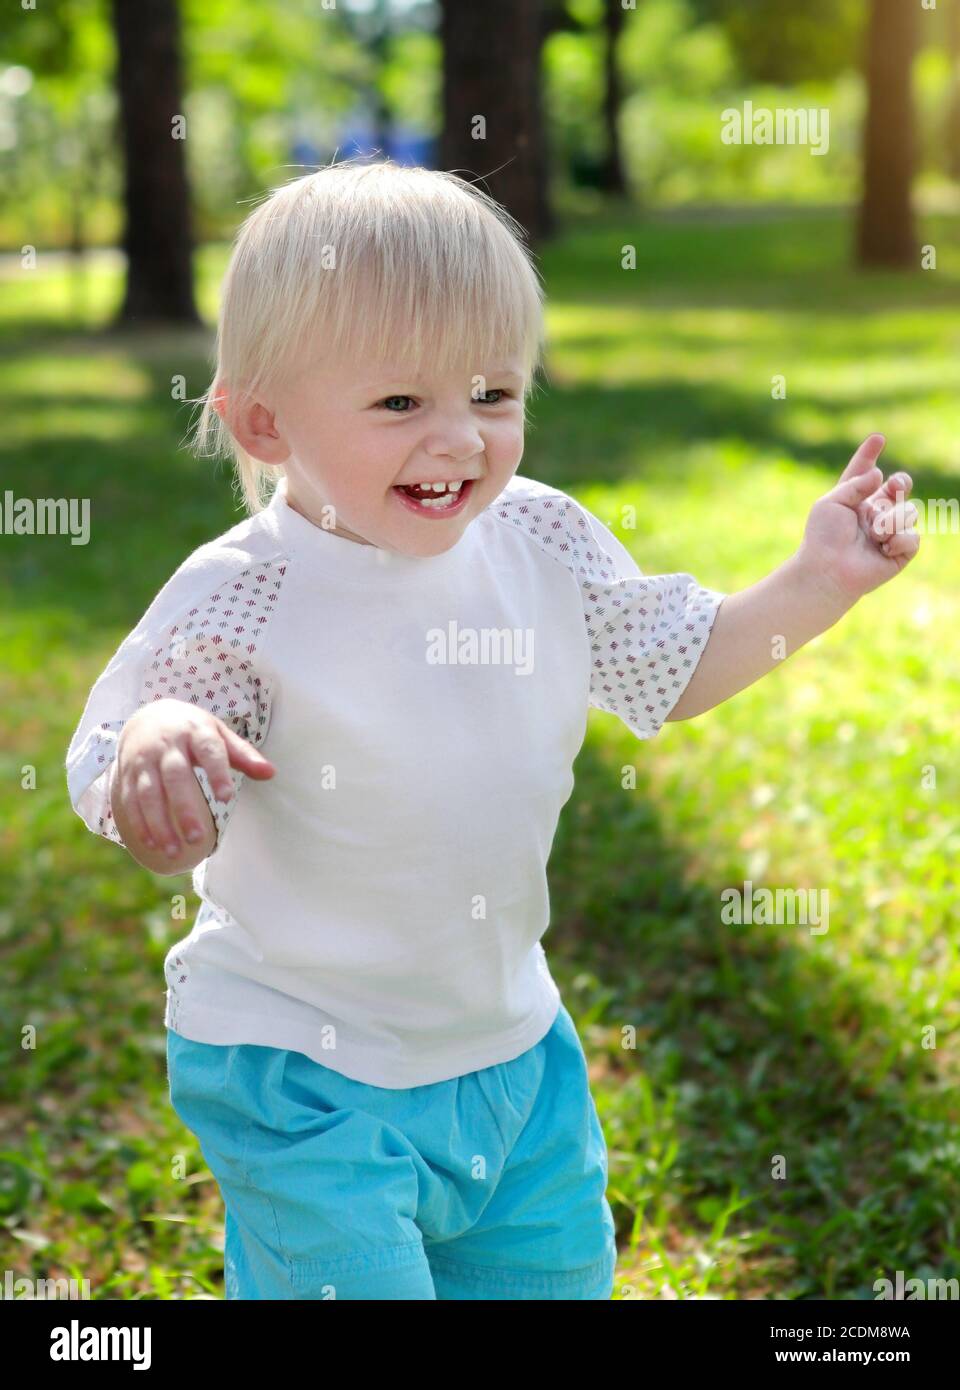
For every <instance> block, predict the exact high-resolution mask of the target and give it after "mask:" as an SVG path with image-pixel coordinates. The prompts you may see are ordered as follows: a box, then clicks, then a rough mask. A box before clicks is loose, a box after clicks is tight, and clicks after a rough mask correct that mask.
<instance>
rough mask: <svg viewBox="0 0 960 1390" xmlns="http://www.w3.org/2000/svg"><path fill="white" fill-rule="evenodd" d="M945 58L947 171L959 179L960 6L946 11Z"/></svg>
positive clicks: (953, 5) (955, 4) (954, 4)
mask: <svg viewBox="0 0 960 1390" xmlns="http://www.w3.org/2000/svg"><path fill="white" fill-rule="evenodd" d="M946 19H947V56H948V58H949V59H950V105H949V108H948V110H947V120H946V142H945V143H946V148H947V171H948V173H949V175H950V177H951V178H952V179H960V5H958V4H957V0H954V3H953V4H952V5H951V6H950V7H949V8H948V10H947V16H946Z"/></svg>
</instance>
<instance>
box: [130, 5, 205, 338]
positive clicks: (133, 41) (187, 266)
mask: <svg viewBox="0 0 960 1390" xmlns="http://www.w3.org/2000/svg"><path fill="white" fill-rule="evenodd" d="M113 19H114V29H115V32H116V40H117V90H118V92H119V96H120V126H121V136H122V144H123V162H124V201H125V224H124V232H123V249H124V251H125V252H126V255H127V282H126V289H125V293H124V298H123V303H122V305H121V308H120V312H119V314H118V316H117V320H116V325H115V326H117V327H121V326H124V325H130V324H133V323H136V324H137V326H138V327H142V326H143V325H144V324H145V323H150V322H159V323H178V324H199V323H200V322H201V319H200V316H199V314H198V313H197V308H196V304H195V302H194V297H193V267H192V250H193V239H192V235H191V230H190V190H189V187H188V182H187V167H186V160H185V158H184V146H185V138H184V137H185V134H186V131H185V129H184V130H183V131H180V130H179V129H177V128H176V123H177V122H178V121H179V120H180V119H182V118H183V109H184V108H183V79H182V64H181V57H180V15H179V11H178V7H177V0H113Z"/></svg>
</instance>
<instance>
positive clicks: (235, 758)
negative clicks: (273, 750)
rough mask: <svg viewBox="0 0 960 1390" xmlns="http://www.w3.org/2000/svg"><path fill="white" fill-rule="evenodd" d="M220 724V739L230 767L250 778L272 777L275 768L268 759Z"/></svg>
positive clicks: (250, 744)
mask: <svg viewBox="0 0 960 1390" xmlns="http://www.w3.org/2000/svg"><path fill="white" fill-rule="evenodd" d="M218 722H219V724H220V737H221V738H222V739H223V741H224V744H225V745H226V749H227V758H228V760H229V762H230V766H231V767H235V768H236V769H237V771H238V772H245V773H247V774H248V775H249V776H250V777H263V778H266V777H272V776H273V774H274V773H275V772H276V768H275V767H274V765H273V763H272V762H270V760H269V758H265V757H264V756H263V754H262V753H258V752H257V750H256V749H255V748H254V746H253V744H252V743H248V742H247V740H246V739H245V738H241V737H240V735H239V734H235V733H234V731H233V730H232V729H231V728H229V726H228V725H226V724H224V723H223V721H222V720H220V721H218Z"/></svg>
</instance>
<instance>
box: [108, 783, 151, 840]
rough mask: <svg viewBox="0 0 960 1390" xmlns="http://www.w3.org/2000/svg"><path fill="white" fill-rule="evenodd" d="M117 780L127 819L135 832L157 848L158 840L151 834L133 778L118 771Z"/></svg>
mask: <svg viewBox="0 0 960 1390" xmlns="http://www.w3.org/2000/svg"><path fill="white" fill-rule="evenodd" d="M117 782H118V783H119V791H120V798H121V800H122V801H123V808H124V810H125V811H126V813H127V819H128V820H129V821H130V823H131V825H132V826H133V830H134V834H135V835H137V836H138V837H139V838H140V839H141V840H142V841H143V843H144V844H145V845H147V846H148V847H149V848H150V849H156V841H155V840H154V838H153V836H152V835H151V834H150V827H149V826H148V825H147V822H146V821H145V819H144V816H143V812H142V811H141V809H140V801H139V799H138V797H137V795H136V791H135V789H134V787H133V783H132V781H131V779H130V778H129V777H127V776H126V774H124V775H123V776H122V777H121V776H120V773H119V772H118V773H117Z"/></svg>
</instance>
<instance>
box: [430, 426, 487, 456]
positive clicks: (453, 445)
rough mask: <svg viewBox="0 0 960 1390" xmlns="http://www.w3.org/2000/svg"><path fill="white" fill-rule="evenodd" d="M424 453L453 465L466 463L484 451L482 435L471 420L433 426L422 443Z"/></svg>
mask: <svg viewBox="0 0 960 1390" xmlns="http://www.w3.org/2000/svg"><path fill="white" fill-rule="evenodd" d="M423 447H424V451H425V453H427V454H429V456H430V457H431V458H448V459H452V460H453V462H455V463H466V462H467V460H468V459H472V458H475V457H476V456H477V454H482V453H483V450H484V442H483V435H482V434H481V433H480V431H479V430H478V429H477V425H476V422H475V421H473V420H461V421H451V422H450V423H448V424H444V425H441V426H435V427H434V428H433V429H432V430H431V431H430V433H429V435H428V437H427V438H426V439H425V440H424V442H423Z"/></svg>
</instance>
